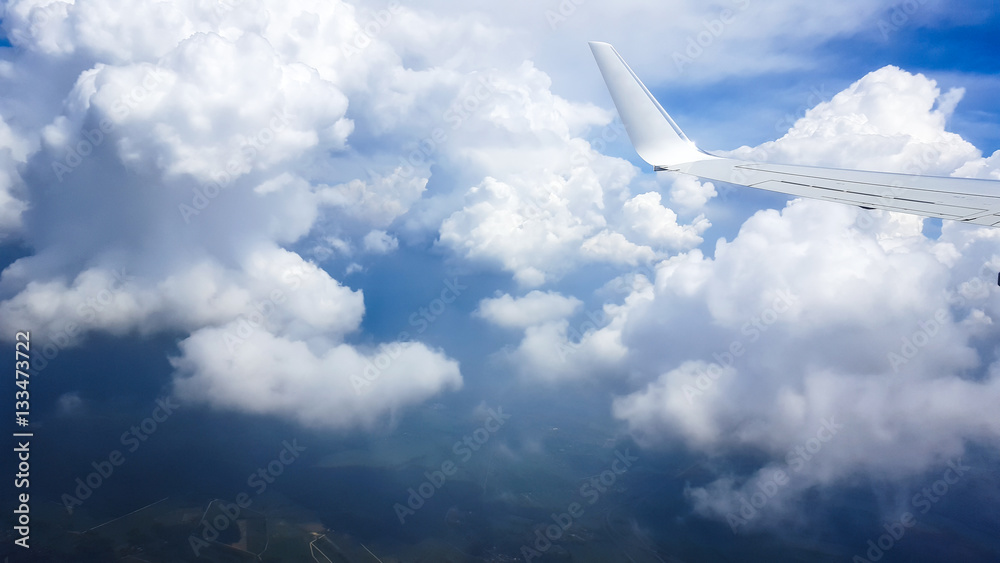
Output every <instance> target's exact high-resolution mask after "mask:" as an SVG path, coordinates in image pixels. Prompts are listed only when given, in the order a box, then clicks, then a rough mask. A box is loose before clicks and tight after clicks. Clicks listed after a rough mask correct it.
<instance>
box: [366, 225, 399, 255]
mask: <svg viewBox="0 0 1000 563" xmlns="http://www.w3.org/2000/svg"><path fill="white" fill-rule="evenodd" d="M361 244H362V246H364V249H365V252H372V253H374V254H388V253H390V252H392V251H393V250H396V249H397V248H398V247H399V241H398V240H396V237H394V236H392V235H390V234H389V233H387V232H385V231H380V230H377V229H376V230H374V231H371V232H370V233H368V234H367V235H365V238H364V239H362V241H361Z"/></svg>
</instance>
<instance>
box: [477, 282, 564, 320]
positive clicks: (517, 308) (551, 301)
mask: <svg viewBox="0 0 1000 563" xmlns="http://www.w3.org/2000/svg"><path fill="white" fill-rule="evenodd" d="M581 305H583V302H582V301H580V300H579V299H577V298H575V297H564V296H562V295H560V294H558V293H555V292H552V291H546V292H542V291H538V290H535V291H532V292H530V293H528V294H527V295H525V296H524V297H517V298H514V297H511V296H510V295H506V294H505V295H501V296H500V297H493V298H489V299H483V300H482V301H480V302H479V309H478V310H477V311H476V314H477V315H479V316H480V317H482V318H484V319H486V320H487V321H489V322H491V323H493V324H495V325H497V326H502V327H504V328H527V327H529V326H532V325H535V324H540V323H543V322H550V321H555V320H561V319H564V318H566V317H568V316H570V315H571V314H573V313H574V312H575V311H576V310H577V309H579V308H580V306H581Z"/></svg>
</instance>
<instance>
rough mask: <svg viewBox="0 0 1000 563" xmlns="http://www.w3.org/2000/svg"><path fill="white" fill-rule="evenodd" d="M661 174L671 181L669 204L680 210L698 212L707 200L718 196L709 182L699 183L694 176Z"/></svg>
mask: <svg viewBox="0 0 1000 563" xmlns="http://www.w3.org/2000/svg"><path fill="white" fill-rule="evenodd" d="M663 174H664V175H669V176H670V177H671V178H672V179H673V182H672V183H671V185H670V202H671V203H673V204H674V205H676V206H677V207H678V208H680V209H681V210H684V211H688V212H690V211H697V210H700V209H701V208H702V207H705V204H706V203H708V200H710V199H712V198H713V197H715V196H716V195H718V193H717V192H716V191H715V185H713V184H712V183H711V182H699V181H698V179H697V178H695V177H694V176H688V175H686V174H673V173H669V172H664V173H663Z"/></svg>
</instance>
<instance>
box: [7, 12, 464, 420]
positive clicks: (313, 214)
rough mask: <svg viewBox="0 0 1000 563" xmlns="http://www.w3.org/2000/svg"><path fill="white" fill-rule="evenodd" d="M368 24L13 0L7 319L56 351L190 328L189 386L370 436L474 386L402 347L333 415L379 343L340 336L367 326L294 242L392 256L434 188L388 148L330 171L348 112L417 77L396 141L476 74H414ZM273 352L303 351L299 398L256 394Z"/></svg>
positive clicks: (269, 377)
mask: <svg viewBox="0 0 1000 563" xmlns="http://www.w3.org/2000/svg"><path fill="white" fill-rule="evenodd" d="M408 14H409V15H405V14H404V15H405V17H418V16H416V15H415V14H413V13H412V12H408ZM397 15H399V14H397ZM404 15H400V17H404ZM356 16H358V14H356V13H355V11H354V8H353V7H351V6H348V5H345V4H342V3H339V2H332V3H330V2H308V1H307V2H301V3H298V4H295V5H281V6H280V7H279V6H278V5H276V4H275V5H273V6H269V5H268V3H267V2H241V3H235V4H225V5H218V6H208V5H202V4H199V3H197V2H192V3H180V4H171V5H167V4H163V3H162V2H139V3H138V4H136V5H135V6H134V7H133V8H132V9H130V10H129V11H128V12H122V11H121V10H119V9H117V7H116V6H114V5H113V3H110V2H102V1H99V2H92V3H87V4H68V3H59V2H57V3H50V4H47V5H41V4H38V3H33V2H15V3H13V4H10V5H8V6H7V8H6V12H5V17H4V21H3V25H4V29H5V31H6V34H7V36H8V37H10V39H11V41H12V42H13V43H14V44H15V45H17V46H18V50H12V51H11V52H9V53H8V54H7V55H6V56H7V57H8V58H9V61H5V63H4V64H5V65H7V66H5V67H4V69H5V71H4V72H5V73H7V74H8V75H9V78H10V79H11V80H10V83H9V84H8V85H7V86H5V87H4V95H5V102H4V106H3V107H4V108H8V107H18V108H19V109H20V110H21V114H20V115H19V116H18V119H17V120H16V122H17V124H18V126H19V127H21V128H22V129H24V131H20V130H19V131H18V132H17V134H15V133H14V132H13V129H12V128H11V127H8V126H7V124H8V123H14V122H13V121H11V120H10V119H8V118H7V114H8V113H9V112H8V110H7V109H5V110H4V112H5V113H4V115H5V119H4V127H3V129H2V131H0V143H2V144H0V171H2V172H3V173H4V174H5V175H3V174H0V179H2V182H3V183H0V199H3V198H7V203H8V204H9V205H6V204H5V206H4V208H5V212H4V215H2V216H0V230H3V231H16V232H17V234H18V235H19V236H21V237H23V239H24V241H25V243H26V244H27V245H28V246H30V247H31V248H32V249H33V250H34V254H33V255H31V256H28V257H26V258H22V259H20V260H18V261H17V262H15V263H14V264H12V265H10V266H9V267H8V268H7V269H6V270H5V271H4V272H3V274H2V277H0V288H2V289H3V292H4V300H3V301H2V302H0V311H2V320H0V324H2V325H3V326H5V327H13V326H19V327H20V326H31V327H36V328H35V330H38V331H40V333H44V334H46V335H50V337H51V338H52V339H53V343H49V344H50V345H51V346H54V347H56V348H65V347H68V346H73V345H75V344H77V343H78V342H79V341H80V340H81V338H82V337H83V336H84V335H86V334H88V333H90V332H95V331H99V332H108V333H111V334H115V335H124V334H131V333H140V334H149V333H155V332H159V331H183V332H185V333H187V335H188V336H187V337H186V338H184V339H183V340H182V341H181V344H180V348H181V355H180V356H179V357H177V358H174V360H173V361H174V362H175V365H176V367H177V379H176V389H177V393H178V394H179V395H183V396H184V397H185V398H186V399H188V400H191V401H199V402H204V403H207V404H210V405H214V406H220V407H224V408H232V409H237V410H245V411H251V412H257V413H266V414H274V415H281V416H289V417H292V418H296V419H297V420H299V421H300V422H303V423H307V424H311V425H318V426H333V427H352V426H372V425H373V424H375V423H376V421H378V420H384V417H386V416H392V415H393V413H395V412H396V411H398V410H399V409H401V408H404V407H405V406H407V405H410V404H413V403H416V402H419V401H422V400H424V399H427V398H429V397H430V396H432V395H434V394H436V393H439V392H442V391H445V390H448V389H455V388H458V387H459V386H461V383H462V380H461V375H460V372H459V369H458V364H457V363H456V362H454V361H453V360H450V359H449V358H448V357H447V356H446V355H444V353H442V352H439V351H432V350H430V349H429V348H426V347H425V346H423V345H421V344H419V343H387V345H390V346H396V347H398V348H399V349H400V350H401V352H400V354H399V356H398V357H397V358H395V359H394V361H393V365H392V367H391V368H389V369H388V370H386V371H385V373H384V374H382V377H380V378H379V381H378V384H379V385H380V389H379V392H378V393H372V394H370V395H366V396H365V397H364V398H363V399H359V400H357V402H356V405H355V406H346V405H342V406H341V407H338V408H336V409H335V410H336V413H337V414H323V410H324V408H327V405H328V404H331V403H335V402H338V401H340V402H348V398H349V395H348V394H345V393H344V392H343V391H344V389H345V388H349V387H345V385H349V383H350V376H351V375H353V372H358V373H360V372H361V371H363V368H364V367H365V364H364V362H365V361H366V360H372V361H374V359H375V358H378V355H377V352H375V351H366V350H362V349H359V348H355V347H353V346H351V345H348V344H345V343H344V340H345V337H346V336H347V335H348V334H350V333H352V332H354V331H356V330H358V328H359V327H360V322H361V318H362V316H363V314H364V304H363V297H362V292H361V291H360V290H351V289H349V288H347V287H344V286H343V285H342V284H341V283H340V282H339V281H338V280H336V279H334V278H333V277H331V276H330V275H329V274H328V273H327V272H325V271H324V270H321V269H320V268H318V267H317V266H316V265H315V264H313V263H311V262H309V261H307V260H306V259H304V258H303V257H302V256H301V255H299V254H297V253H295V252H292V251H290V250H287V249H285V248H283V246H285V245H291V244H293V243H296V242H298V241H302V240H304V239H305V238H306V237H307V235H309V234H310V233H313V234H314V235H315V239H316V240H324V239H325V240H328V241H334V242H332V243H330V244H329V245H328V246H331V247H336V246H337V245H336V242H337V241H340V242H341V243H343V244H341V245H340V247H339V251H340V252H343V253H344V254H348V255H349V254H350V253H351V252H352V251H355V250H365V251H367V252H371V253H375V254H378V253H387V252H391V251H392V250H393V249H395V248H396V247H397V246H398V241H397V240H396V239H395V238H394V237H392V236H390V235H388V233H387V232H386V227H387V226H388V225H389V224H390V223H392V222H393V221H394V220H396V219H397V218H398V217H400V216H401V215H403V214H405V213H407V212H408V210H409V209H410V207H412V206H413V205H414V204H415V203H416V202H417V201H419V200H420V199H421V197H422V194H423V192H424V190H425V186H426V184H427V177H428V174H427V171H426V168H424V169H423V170H416V169H406V168H401V167H399V166H395V165H390V166H389V167H386V166H385V165H384V162H385V159H384V158H381V157H380V156H379V155H378V154H366V155H364V158H363V159H362V160H364V159H367V161H368V162H369V163H370V164H368V166H365V165H362V167H361V168H359V167H358V166H357V165H356V164H351V165H350V166H344V167H343V169H341V168H338V167H337V166H336V165H333V164H331V159H332V158H333V159H336V158H342V157H344V156H345V155H346V154H347V152H348V151H351V150H354V149H353V148H352V147H351V146H350V143H349V141H348V139H349V138H351V136H352V134H354V133H355V122H354V120H353V119H351V118H348V117H347V110H348V107H349V104H352V103H353V100H357V101H358V103H357V104H355V105H356V106H357V109H356V110H355V114H356V115H357V116H358V117H359V118H360V119H361V120H362V121H363V122H364V123H365V124H366V125H371V124H372V123H373V122H374V120H373V117H379V116H380V115H381V114H375V113H372V111H373V109H372V108H379V107H382V108H389V107H393V103H391V102H392V100H397V99H398V95H400V94H402V92H401V91H400V90H393V89H391V88H383V86H384V85H386V84H397V85H405V86H406V88H407V92H406V95H408V96H410V98H411V99H412V101H413V103H411V104H410V106H409V108H408V109H406V110H405V111H404V112H403V113H402V114H399V115H398V119H396V120H395V121H393V120H389V121H383V122H382V123H383V129H381V131H380V132H376V133H375V134H376V135H378V134H382V135H389V136H392V135H397V136H402V134H401V133H400V132H399V131H393V130H392V128H393V127H398V126H404V127H405V126H408V125H407V124H409V123H412V122H413V121H414V120H411V119H410V116H412V115H420V114H421V112H422V111H423V108H422V107H420V106H421V104H420V101H421V100H422V99H424V98H427V97H434V98H436V99H437V100H438V101H437V103H445V102H444V101H447V100H449V97H448V94H449V93H453V92H454V90H455V88H456V84H455V83H456V78H455V77H456V76H463V75H464V73H463V72H461V71H448V72H444V71H441V72H427V73H419V72H418V73H416V74H414V73H406V72H405V71H404V68H403V66H402V63H401V61H400V59H399V57H398V55H396V54H394V52H393V49H392V48H391V47H390V46H389V45H388V44H387V43H386V40H387V39H388V35H387V36H385V37H382V36H380V37H372V38H369V39H371V41H370V43H371V44H370V45H369V46H368V47H367V48H365V49H363V50H361V51H360V52H358V53H354V54H353V56H348V53H347V52H346V51H345V49H344V48H343V47H344V45H346V44H348V42H349V41H353V40H354V39H355V38H356V37H357V33H358V32H359V30H361V29H362V26H363V24H364V23H367V22H366V21H364V22H361V23H360V24H359V21H358V20H357V19H356ZM385 31H386V33H387V34H388V33H389V32H391V30H390V29H386V30H385ZM59 57H62V59H59ZM66 60H71V61H73V64H70V65H66V64H65V61H66ZM69 68H77V69H82V70H80V71H78V72H79V74H77V75H69V76H66V75H63V74H62V73H64V72H65V70H66V69H69ZM29 69H30V72H29ZM393 77H394V78H393ZM419 79H423V80H419ZM67 85H68V86H67ZM60 88H61V89H62V90H60ZM36 90H40V91H45V92H46V93H47V94H46V95H45V96H34V95H32V94H31V92H33V91H36ZM371 92H376V94H375V95H371V94H370V93H371ZM352 96H353V98H352ZM15 99H16V101H14V100H15ZM349 100H351V101H349ZM366 112H367V113H366ZM32 124H36V125H32ZM372 131H373V129H371V128H369V129H368V130H366V131H365V134H366V135H371V134H372ZM32 139H35V140H37V142H36V141H32ZM395 142H398V139H397V140H396V141H395ZM342 163H343V161H341V164H342ZM8 165H9V166H8ZM15 165H20V166H21V167H22V169H23V173H20V175H18V174H19V173H17V172H15V170H16V169H15V167H14V166H15ZM21 176H23V178H24V182H23V183H24V189H23V190H21V189H20V188H19V187H18V185H19V182H20V177H21ZM4 178H5V179H4ZM21 191H23V192H24V194H23V195H22V194H21ZM18 200H19V201H22V202H24V204H23V205H22V204H20V203H18ZM22 223H23V224H22ZM350 241H358V242H357V248H352V243H350ZM306 246H307V247H308V246H309V245H306ZM116 277H117V278H116ZM118 278H122V279H118ZM248 324H249V326H251V327H252V328H253V330H252V331H251V334H247V335H246V338H243V337H240V338H242V340H241V341H240V342H243V341H245V342H247V343H249V344H250V345H247V346H229V345H227V343H226V342H225V340H224V339H222V338H221V337H220V339H219V340H216V338H215V337H217V336H220V335H222V334H226V333H227V331H244V332H245V329H246V327H247V326H248ZM231 343H232V342H230V344H231ZM42 344H46V343H42ZM394 349H395V348H394ZM296 355H301V357H295V358H293V356H296ZM275 358H280V359H282V361H291V360H292V359H295V360H296V361H295V363H296V366H297V367H300V368H301V370H302V372H301V377H302V378H303V379H302V380H301V382H300V383H301V388H298V389H296V390H290V391H288V392H287V393H279V392H273V393H271V396H270V398H269V397H268V395H267V394H253V393H250V390H254V389H256V390H261V389H270V390H272V391H273V390H274V389H276V388H278V387H280V386H281V385H282V383H281V381H283V379H282V378H284V377H285V375H281V377H280V378H279V377H278V376H279V374H281V370H280V369H277V368H278V367H279V364H280V362H279V364H275V363H274V362H275ZM234 366H240V368H241V370H240V371H234ZM254 366H270V368H274V369H272V370H271V371H266V370H262V369H259V368H258V369H249V368H251V367H254ZM243 368H247V369H243ZM356 368H357V369H356ZM275 370H276V371H275ZM293 376H294V374H293ZM233 381H238V382H239V383H241V384H245V385H246V389H244V390H241V389H240V388H239V386H238V385H233V384H232V382H233ZM196 385H201V386H203V388H205V389H209V391H208V394H204V393H192V392H191V389H192V388H193V387H192V386H196ZM351 394H353V392H352V393H351ZM289 413H297V414H294V415H293V414H289Z"/></svg>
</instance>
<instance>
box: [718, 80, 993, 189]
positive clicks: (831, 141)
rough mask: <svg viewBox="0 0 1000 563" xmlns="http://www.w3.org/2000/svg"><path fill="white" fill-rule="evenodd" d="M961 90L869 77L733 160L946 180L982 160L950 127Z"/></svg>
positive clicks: (741, 151)
mask: <svg viewBox="0 0 1000 563" xmlns="http://www.w3.org/2000/svg"><path fill="white" fill-rule="evenodd" d="M963 93H964V92H963V91H962V90H961V89H952V90H949V91H948V92H945V93H943V94H942V93H941V91H940V89H939V88H938V87H937V83H936V82H935V81H933V80H931V79H929V78H927V77H925V76H924V75H922V74H910V73H908V72H906V71H904V70H901V69H899V68H897V67H894V66H886V67H883V68H880V69H878V70H876V71H874V72H870V73H868V74H867V75H865V76H864V77H863V78H861V79H860V80H858V81H857V82H855V83H854V84H851V85H850V87H848V88H847V89H846V90H844V91H842V92H840V93H838V94H837V95H835V96H834V97H833V99H832V100H830V101H828V102H821V103H820V104H818V105H817V106H816V107H814V108H812V109H810V110H808V111H807V112H806V114H805V116H804V117H802V118H800V119H799V120H798V121H796V122H795V124H794V126H793V127H792V128H791V129H790V130H789V131H788V132H787V133H786V134H785V135H784V136H782V137H781V138H780V139H777V140H775V141H770V142H767V143H763V144H762V145H760V146H758V147H754V148H752V149H751V148H750V147H740V148H739V149H736V150H734V151H731V152H730V153H729V154H731V155H733V156H734V157H737V158H749V159H753V160H764V161H772V162H787V163H796V164H812V165H818V166H831V167H837V168H853V169H861V170H879V171H886V172H904V173H908V174H931V175H939V176H947V175H949V174H951V173H952V172H954V171H955V170H956V169H957V168H959V167H960V166H962V165H963V164H965V163H966V162H969V161H970V160H975V159H978V158H979V157H980V156H981V155H980V152H979V150H978V149H976V148H975V147H974V146H973V145H972V144H971V143H969V142H968V141H966V140H964V139H962V138H961V136H959V135H957V134H955V133H951V132H949V131H946V130H945V122H946V121H947V119H948V118H949V117H950V116H951V114H952V112H953V111H954V109H955V105H956V104H957V103H958V101H959V100H960V99H961V98H962V95H963Z"/></svg>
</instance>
